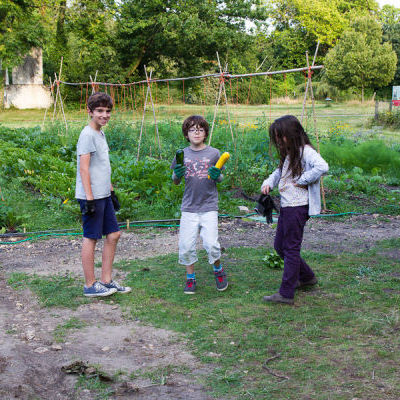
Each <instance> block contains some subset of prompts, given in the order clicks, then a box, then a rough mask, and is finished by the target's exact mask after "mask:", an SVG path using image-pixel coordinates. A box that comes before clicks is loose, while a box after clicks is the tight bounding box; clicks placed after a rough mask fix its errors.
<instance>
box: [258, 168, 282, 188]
mask: <svg viewBox="0 0 400 400" xmlns="http://www.w3.org/2000/svg"><path fill="white" fill-rule="evenodd" d="M281 173H282V171H281V170H280V168H277V169H276V170H275V171H274V172H273V173H272V174H271V175H270V176H269V177H268V178H267V179H266V180H265V181H264V182H263V183H262V185H261V192H263V193H264V191H265V190H266V188H267V186H268V187H269V190H272V189H273V188H274V187H275V186H276V185H277V184H278V182H279V180H280V179H281ZM269 190H268V191H269Z"/></svg>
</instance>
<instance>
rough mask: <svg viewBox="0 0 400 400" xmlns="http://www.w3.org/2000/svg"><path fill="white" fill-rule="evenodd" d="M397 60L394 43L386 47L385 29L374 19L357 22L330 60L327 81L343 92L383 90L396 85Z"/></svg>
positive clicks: (357, 19)
mask: <svg viewBox="0 0 400 400" xmlns="http://www.w3.org/2000/svg"><path fill="white" fill-rule="evenodd" d="M396 63H397V56H396V53H395V52H394V51H393V50H392V46H391V44H390V43H387V42H386V43H382V28H381V25H380V24H379V22H378V21H377V20H376V19H375V18H373V17H371V16H364V17H359V18H356V19H355V20H354V21H353V22H352V23H351V25H350V29H349V30H347V31H345V32H344V33H343V35H342V37H341V38H340V40H339V41H338V43H337V45H336V46H335V47H334V48H332V49H331V50H330V51H329V52H328V54H327V56H326V58H325V67H326V77H327V79H328V81H329V82H330V83H331V84H334V85H336V86H338V87H339V88H341V89H347V88H349V87H356V88H359V89H361V98H362V100H364V89H365V88H379V87H382V86H385V85H387V84H388V83H389V82H391V81H392V79H393V77H394V74H395V71H396Z"/></svg>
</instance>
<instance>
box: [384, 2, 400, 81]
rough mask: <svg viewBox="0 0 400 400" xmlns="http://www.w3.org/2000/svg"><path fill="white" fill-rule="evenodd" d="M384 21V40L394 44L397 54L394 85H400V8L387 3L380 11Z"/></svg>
mask: <svg viewBox="0 0 400 400" xmlns="http://www.w3.org/2000/svg"><path fill="white" fill-rule="evenodd" d="M379 17H380V20H381V21H382V29H383V41H384V42H389V43H391V44H392V47H393V50H394V51H395V52H396V55H397V60H398V62H397V69H396V74H395V76H394V79H393V83H392V84H393V85H400V8H396V7H393V6H389V5H385V6H383V7H382V10H381V11H380V13H379Z"/></svg>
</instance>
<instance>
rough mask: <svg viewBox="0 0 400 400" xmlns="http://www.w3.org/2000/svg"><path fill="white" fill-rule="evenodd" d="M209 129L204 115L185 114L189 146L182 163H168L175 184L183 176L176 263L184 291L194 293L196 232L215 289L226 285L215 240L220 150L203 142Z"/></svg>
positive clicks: (223, 288) (216, 235)
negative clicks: (183, 270)
mask: <svg viewBox="0 0 400 400" xmlns="http://www.w3.org/2000/svg"><path fill="white" fill-rule="evenodd" d="M208 131H209V126H208V123H207V121H206V120H205V119H204V118H203V117H201V116H199V115H193V116H191V117H189V118H187V119H186V120H185V121H184V122H183V125H182V132H183V135H184V137H185V138H186V140H187V141H188V142H189V143H190V146H189V147H186V148H185V149H184V161H183V164H177V162H176V157H175V158H174V161H173V162H172V164H171V169H173V170H174V172H173V174H172V180H173V182H174V183H175V185H179V183H180V182H181V179H182V177H185V192H184V194H183V199H182V206H181V211H182V215H181V220H180V228H179V263H180V264H183V265H185V266H186V286H185V289H184V292H185V293H186V294H194V293H195V291H196V276H195V272H194V264H195V262H196V261H197V260H198V259H197V254H196V241H197V235H198V234H199V232H200V237H201V239H202V241H203V246H204V248H205V250H206V251H207V254H208V261H209V263H210V264H213V265H214V275H215V282H216V285H217V290H219V291H223V290H225V289H226V288H227V287H228V281H227V279H226V273H225V271H224V269H223V268H222V264H221V261H220V258H221V247H220V244H219V242H218V191H217V185H216V183H217V182H221V180H222V175H221V170H220V169H219V168H216V167H215V164H216V162H217V161H218V159H219V151H218V150H217V149H214V148H213V147H210V146H207V145H206V144H205V140H206V139H207V137H208Z"/></svg>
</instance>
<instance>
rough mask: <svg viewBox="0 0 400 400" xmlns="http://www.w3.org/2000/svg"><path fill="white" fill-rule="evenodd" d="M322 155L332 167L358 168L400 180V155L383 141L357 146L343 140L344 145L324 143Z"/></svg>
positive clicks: (347, 140)
mask: <svg viewBox="0 0 400 400" xmlns="http://www.w3.org/2000/svg"><path fill="white" fill-rule="evenodd" d="M321 154H322V156H323V157H324V158H325V160H327V162H328V164H330V165H331V166H336V167H341V168H344V169H347V170H349V169H353V168H354V167H358V168H361V169H362V170H364V171H365V172H368V173H370V174H375V175H376V174H377V172H379V173H380V174H387V175H391V176H394V177H397V178H400V153H399V152H398V151H396V150H394V149H390V148H388V146H387V145H385V143H383V142H382V141H378V140H371V141H366V142H362V143H358V144H357V145H355V144H354V142H353V141H351V140H349V139H343V140H342V143H338V142H336V143H335V142H329V143H324V144H323V145H322V146H321Z"/></svg>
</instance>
